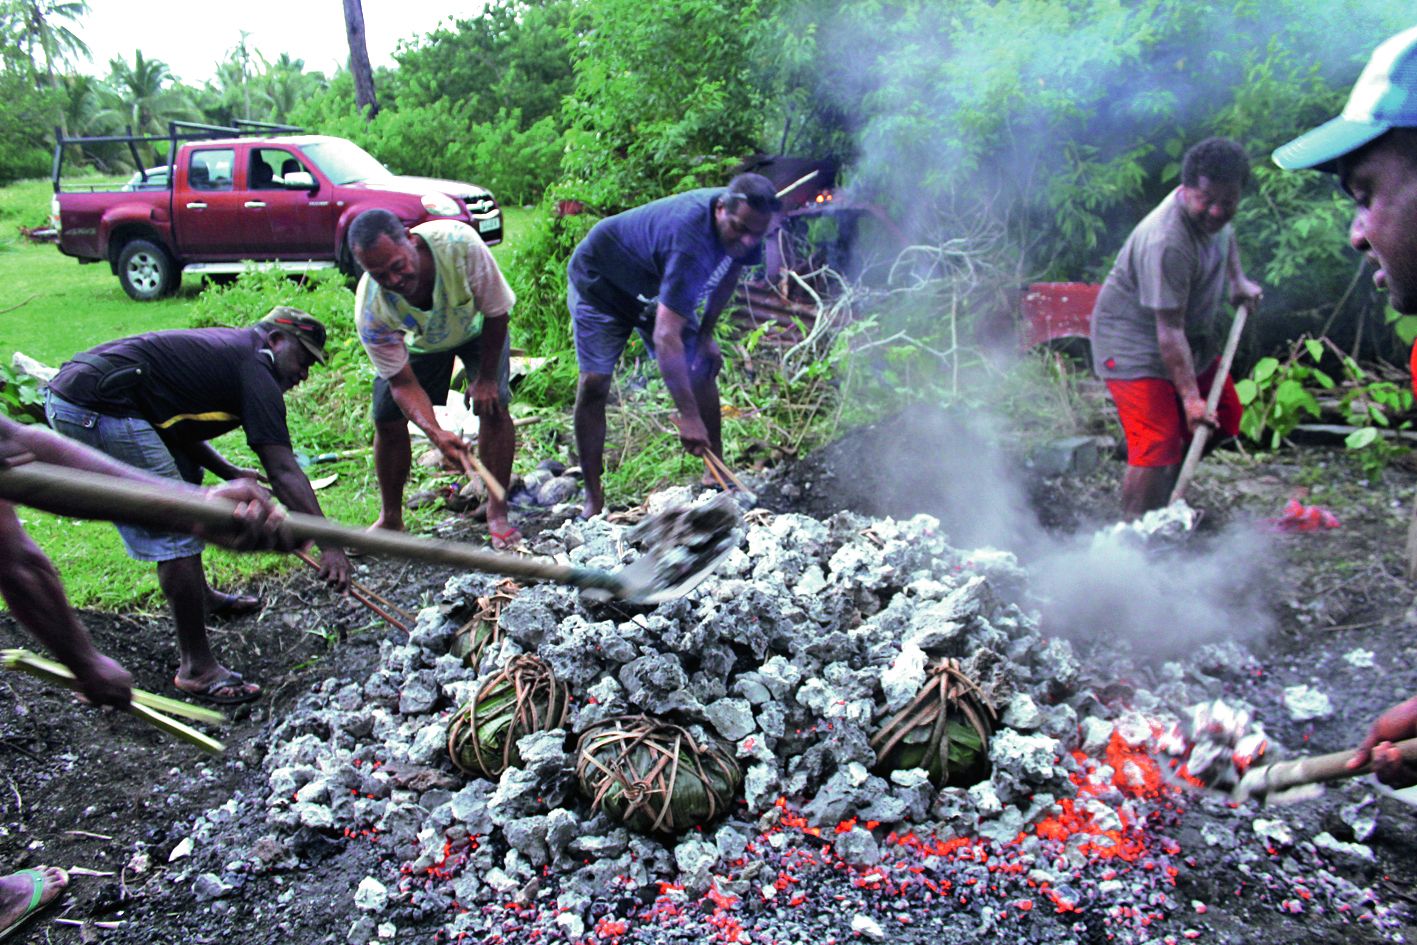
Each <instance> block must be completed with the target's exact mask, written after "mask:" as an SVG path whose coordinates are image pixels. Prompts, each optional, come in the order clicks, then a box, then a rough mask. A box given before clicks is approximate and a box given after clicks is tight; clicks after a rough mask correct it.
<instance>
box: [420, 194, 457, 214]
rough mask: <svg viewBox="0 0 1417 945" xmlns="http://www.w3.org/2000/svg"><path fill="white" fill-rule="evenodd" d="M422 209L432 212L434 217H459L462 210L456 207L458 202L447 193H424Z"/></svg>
mask: <svg viewBox="0 0 1417 945" xmlns="http://www.w3.org/2000/svg"><path fill="white" fill-rule="evenodd" d="M423 209H424V210H427V211H428V212H429V213H431V214H433V216H435V217H460V216H462V211H461V210H459V209H458V203H457V201H456V200H454V199H453V198H452V197H449V196H448V195H447V194H424V195H423Z"/></svg>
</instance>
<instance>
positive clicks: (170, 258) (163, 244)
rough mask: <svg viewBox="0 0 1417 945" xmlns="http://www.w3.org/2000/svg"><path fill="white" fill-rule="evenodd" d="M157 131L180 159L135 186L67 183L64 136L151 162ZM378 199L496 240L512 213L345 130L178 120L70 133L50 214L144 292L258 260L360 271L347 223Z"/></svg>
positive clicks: (143, 297)
mask: <svg viewBox="0 0 1417 945" xmlns="http://www.w3.org/2000/svg"><path fill="white" fill-rule="evenodd" d="M194 129H195V130H194ZM291 130H298V129H291ZM262 131H268V127H267V128H263V129H262ZM217 134H224V135H225V136H223V137H215V136H214V135H217ZM197 135H201V137H196V136H197ZM152 141H166V142H169V145H170V146H169V149H168V151H167V153H168V154H170V155H175V160H173V161H172V162H171V164H169V165H166V166H163V167H160V168H154V169H151V170H147V171H139V172H138V174H137V175H135V176H136V177H137V178H138V182H137V183H136V184H135V183H133V182H131V181H130V182H129V183H128V184H126V185H124V186H123V188H122V189H112V190H107V189H98V188H88V189H75V190H68V191H65V190H63V189H61V187H60V184H59V178H60V170H61V168H62V164H63V148H64V146H65V145H73V144H90V145H92V144H93V143H95V142H103V143H108V144H112V143H116V142H122V143H126V144H127V145H128V147H129V149H130V151H131V152H132V153H133V155H134V159H135V161H136V162H137V163H138V164H139V166H140V167H141V164H142V162H141V161H137V157H138V152H137V149H136V147H135V144H136V143H139V142H152ZM371 207H381V208H383V209H386V210H391V211H393V212H394V213H395V214H397V215H398V217H399V218H400V219H401V220H403V221H404V222H405V223H406V224H407V225H409V226H414V225H416V224H419V223H423V222H425V221H427V220H432V219H454V220H461V221H463V222H464V223H467V224H469V225H471V226H472V227H473V229H475V230H477V232H478V233H479V234H481V236H482V238H483V240H485V241H486V242H487V243H489V244H496V243H500V242H501V241H502V211H501V208H500V207H498V206H497V201H496V200H495V199H494V198H493V197H492V194H491V193H489V192H488V191H487V190H485V189H483V188H481V187H478V186H476V185H474V184H466V183H459V182H457V181H448V180H435V179H432V178H427V177H402V176H399V175H396V174H394V173H392V172H391V171H389V170H388V169H387V168H385V167H384V166H383V165H382V164H380V163H379V162H378V161H377V160H375V159H374V157H372V156H371V155H370V154H369V153H368V152H366V151H365V150H363V149H362V148H360V147H359V146H358V145H356V144H354V143H353V142H351V141H346V140H345V139H343V138H333V137H329V136H326V135H305V134H281V135H275V136H272V135H269V134H268V133H267V134H259V135H255V136H253V135H252V134H251V132H249V131H247V130H245V129H242V128H214V127H210V126H193V125H179V123H174V125H173V127H172V128H171V129H170V130H169V134H168V135H167V136H162V137H156V136H154V137H132V136H114V137H106V138H101V139H100V138H85V139H75V138H67V139H66V138H63V137H60V138H59V139H58V144H57V145H56V146H55V158H54V199H53V202H52V204H51V223H52V224H53V226H54V228H55V229H56V230H57V231H58V234H59V250H60V252H62V253H64V254H65V255H68V256H74V257H76V258H77V259H78V260H79V262H81V263H92V262H100V261H103V262H107V263H108V264H109V266H110V267H111V268H112V270H113V273H114V274H115V275H116V276H118V281H119V282H120V283H121V284H122V286H123V289H124V291H126V292H127V293H128V295H129V296H131V297H132V298H134V299H138V300H139V301H147V300H150V299H156V298H161V297H162V296H164V295H167V294H169V293H170V292H172V291H173V290H175V289H176V288H177V286H178V284H179V283H180V282H181V278H182V273H183V272H184V271H186V272H202V273H208V274H219V273H238V272H240V271H241V270H242V269H243V268H245V266H246V265H247V263H246V261H247V260H251V261H255V262H256V263H258V264H260V265H268V266H272V267H274V268H279V269H284V270H290V271H305V270H310V269H322V268H331V267H334V266H339V267H340V268H342V269H344V270H345V271H346V272H348V273H351V274H353V273H355V272H356V266H355V263H354V260H353V258H352V257H351V255H350V252H349V247H348V246H347V245H346V244H345V231H346V230H347V229H348V227H349V224H350V222H351V221H352V220H353V219H354V217H355V216H357V215H358V214H359V213H360V212H361V211H363V210H367V209H370V208H371Z"/></svg>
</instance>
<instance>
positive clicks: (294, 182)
mask: <svg viewBox="0 0 1417 945" xmlns="http://www.w3.org/2000/svg"><path fill="white" fill-rule="evenodd" d="M283 179H284V181H285V189H286V190H318V189H319V186H320V185H319V184H317V183H315V175H313V174H311V173H310V172H309V171H291V172H290V173H289V174H287V175H285V177H284V178H283Z"/></svg>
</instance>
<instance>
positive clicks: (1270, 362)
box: [1250, 358, 1279, 384]
mask: <svg viewBox="0 0 1417 945" xmlns="http://www.w3.org/2000/svg"><path fill="white" fill-rule="evenodd" d="M1277 370H1279V359H1278V358H1260V359H1259V360H1258V361H1256V362H1255V369H1254V370H1253V371H1251V372H1250V374H1251V376H1252V377H1253V378H1254V379H1255V381H1256V382H1257V383H1260V384H1263V383H1264V382H1265V381H1267V380H1269V379H1270V378H1271V377H1273V376H1274V372H1275V371H1277Z"/></svg>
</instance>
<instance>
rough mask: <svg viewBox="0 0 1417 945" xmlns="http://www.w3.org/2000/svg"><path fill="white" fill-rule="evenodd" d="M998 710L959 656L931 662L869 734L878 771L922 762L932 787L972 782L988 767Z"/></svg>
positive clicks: (985, 772) (921, 764) (898, 769)
mask: <svg viewBox="0 0 1417 945" xmlns="http://www.w3.org/2000/svg"><path fill="white" fill-rule="evenodd" d="M997 719H998V713H997V711H995V709H994V704H993V702H991V701H990V699H989V696H988V695H987V694H986V693H985V692H984V690H983V689H981V688H980V687H979V684H978V683H976V682H975V681H974V680H972V679H970V678H969V676H968V675H966V674H965V672H964V670H963V668H962V667H961V666H960V664H959V661H958V660H954V659H945V660H941V661H939V662H938V663H936V664H935V666H934V667H933V668H932V669H931V671H930V675H929V678H928V679H927V680H926V682H925V685H924V686H922V687H921V689H920V691H919V692H918V693H916V695H915V698H914V699H912V700H911V701H910V704H909V705H907V706H906V707H905V708H903V709H901V710H900V711H899V712H897V713H896V714H895V715H893V716H891V717H890V718H889V719H887V720H886V721H885V723H884V724H882V726H881V728H880V731H878V732H876V734H875V735H873V736H872V737H871V748H872V749H873V750H874V751H875V752H876V769H877V771H880V772H882V773H885V772H890V771H901V770H905V769H908V768H923V769H925V771H927V772H928V773H929V775H930V781H931V783H933V784H934V785H935V786H936V787H944V786H945V785H947V784H964V783H973V782H974V781H976V780H978V779H980V778H982V777H984V776H985V775H986V774H988V771H989V736H990V735H992V734H993V733H994V723H995V721H997Z"/></svg>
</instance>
